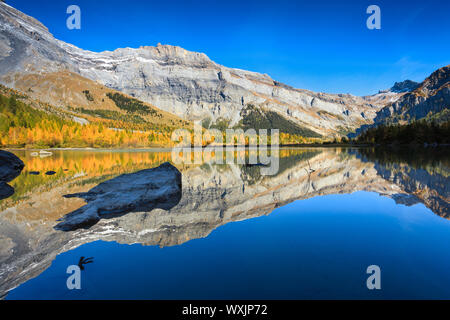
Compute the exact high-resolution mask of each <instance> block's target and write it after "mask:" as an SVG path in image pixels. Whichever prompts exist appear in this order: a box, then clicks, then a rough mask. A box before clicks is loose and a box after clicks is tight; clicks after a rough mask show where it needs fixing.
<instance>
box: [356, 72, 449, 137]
mask: <svg viewBox="0 0 450 320" xmlns="http://www.w3.org/2000/svg"><path fill="white" fill-rule="evenodd" d="M406 87H408V88H409V89H412V88H413V87H415V89H413V90H412V91H410V92H406V93H403V95H402V96H400V97H399V98H398V99H397V100H396V101H394V102H392V103H390V104H388V105H387V106H385V107H384V108H382V109H381V110H380V111H378V112H377V115H376V117H375V118H374V123H373V124H371V125H364V126H362V127H361V128H360V129H358V130H357V132H356V134H355V135H358V134H360V133H361V132H364V131H365V130H367V129H369V128H373V127H377V126H379V125H383V124H400V125H404V124H408V123H411V122H414V121H417V120H427V121H433V122H436V123H443V122H447V121H449V120H450V112H449V109H450V65H448V66H445V67H442V68H440V69H438V70H436V71H435V72H433V73H432V74H431V75H430V76H429V77H428V78H427V79H425V81H423V82H422V83H420V84H418V85H414V83H413V82H407V83H406V82H403V83H397V84H396V85H395V86H394V87H393V89H398V90H400V89H401V90H406V89H405V88H406ZM402 88H403V89H402ZM384 94H388V92H386V93H384ZM355 135H351V136H355Z"/></svg>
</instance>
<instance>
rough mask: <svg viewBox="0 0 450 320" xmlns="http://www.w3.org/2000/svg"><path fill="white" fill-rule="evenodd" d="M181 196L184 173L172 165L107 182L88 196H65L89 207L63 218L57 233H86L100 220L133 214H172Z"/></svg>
mask: <svg viewBox="0 0 450 320" xmlns="http://www.w3.org/2000/svg"><path fill="white" fill-rule="evenodd" d="M181 195H182V189H181V173H180V172H179V171H178V169H177V168H175V167H174V166H172V165H171V164H170V163H164V164H162V165H161V166H159V167H158V168H154V169H147V170H142V171H139V172H136V173H132V174H125V175H121V176H119V177H117V178H114V179H111V180H108V181H105V182H103V183H101V184H99V185H98V186H96V187H95V188H93V189H91V190H90V191H89V192H87V193H81V194H72V195H67V196H65V197H66V198H75V197H76V198H82V199H84V200H85V201H86V202H87V204H86V205H85V206H83V207H81V208H80V209H78V210H75V211H74V212H72V213H69V214H68V215H66V216H65V217H64V218H62V219H61V220H60V221H61V222H60V223H59V224H58V225H57V226H56V227H55V229H57V230H61V231H74V230H78V229H81V228H85V229H87V228H90V227H92V226H93V225H95V224H96V223H98V221H100V220H101V219H111V218H115V217H120V216H123V215H126V214H128V213H131V212H150V211H151V210H153V209H156V208H160V209H163V210H170V209H171V208H173V207H174V206H176V205H177V204H178V203H179V201H180V199H181Z"/></svg>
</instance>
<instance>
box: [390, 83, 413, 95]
mask: <svg viewBox="0 0 450 320" xmlns="http://www.w3.org/2000/svg"><path fill="white" fill-rule="evenodd" d="M419 85H420V83H418V82H415V81H411V80H405V81H402V82H396V83H395V84H394V86H393V87H392V88H391V89H390V90H389V91H390V92H395V93H406V92H411V91H414V90H416V89H417V88H418V87H419Z"/></svg>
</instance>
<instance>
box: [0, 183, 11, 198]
mask: <svg viewBox="0 0 450 320" xmlns="http://www.w3.org/2000/svg"><path fill="white" fill-rule="evenodd" d="M13 194H14V188H13V187H11V186H10V185H9V184H7V183H5V182H0V200H3V199H6V198H9V197H11V196H12V195H13Z"/></svg>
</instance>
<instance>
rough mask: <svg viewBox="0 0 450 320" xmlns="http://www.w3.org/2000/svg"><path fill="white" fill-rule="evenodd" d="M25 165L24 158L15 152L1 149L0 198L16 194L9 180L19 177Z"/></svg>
mask: <svg viewBox="0 0 450 320" xmlns="http://www.w3.org/2000/svg"><path fill="white" fill-rule="evenodd" d="M24 167H25V165H24V163H23V162H22V160H20V159H19V158H18V157H16V156H15V155H14V154H12V153H11V152H7V151H3V150H0V200H2V199H5V198H8V197H10V196H12V195H13V194H14V188H13V187H11V186H10V185H8V184H7V182H10V181H12V180H14V179H15V178H17V177H18V176H19V174H20V173H21V172H22V170H23V168H24Z"/></svg>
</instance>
